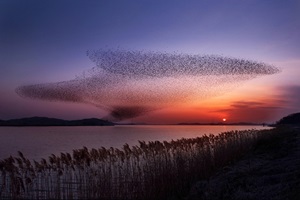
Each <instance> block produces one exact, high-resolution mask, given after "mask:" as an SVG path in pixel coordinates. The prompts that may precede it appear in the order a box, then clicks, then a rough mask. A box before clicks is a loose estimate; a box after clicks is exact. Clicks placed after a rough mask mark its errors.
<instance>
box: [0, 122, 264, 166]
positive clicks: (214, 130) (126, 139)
mask: <svg viewBox="0 0 300 200" xmlns="http://www.w3.org/2000/svg"><path fill="white" fill-rule="evenodd" d="M266 128H268V127H262V126H176V125H163V126H162V125H156V126H151V125H139V126H125V125H122V126H104V127H103V126H102V127H101V126H85V127H0V159H3V158H7V157H9V156H10V155H12V156H16V155H17V151H21V152H22V153H23V154H24V155H25V157H27V158H29V159H35V160H39V159H41V158H47V157H48V156H49V155H51V154H52V153H53V154H55V155H58V154H60V152H64V153H66V152H69V153H71V152H72V150H73V149H79V148H82V147H83V146H86V147H88V148H99V147H101V146H103V147H106V148H109V147H116V148H121V147H122V146H123V145H124V144H125V143H128V144H129V145H137V144H138V141H139V140H141V141H146V142H147V141H155V140H158V141H164V140H166V141H171V140H177V139H181V138H194V137H199V136H202V135H204V134H210V133H211V134H219V133H221V132H225V131H231V130H246V129H266Z"/></svg>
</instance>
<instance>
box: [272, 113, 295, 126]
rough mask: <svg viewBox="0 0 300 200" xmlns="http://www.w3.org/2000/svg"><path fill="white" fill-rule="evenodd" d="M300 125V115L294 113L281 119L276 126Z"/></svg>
mask: <svg viewBox="0 0 300 200" xmlns="http://www.w3.org/2000/svg"><path fill="white" fill-rule="evenodd" d="M285 124H289V125H300V113H293V114H290V115H288V116H286V117H283V118H282V119H280V120H279V121H278V122H277V123H276V125H285Z"/></svg>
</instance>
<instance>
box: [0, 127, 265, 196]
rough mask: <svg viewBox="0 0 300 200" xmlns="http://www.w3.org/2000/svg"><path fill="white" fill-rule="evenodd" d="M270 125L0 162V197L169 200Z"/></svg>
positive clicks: (239, 153)
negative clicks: (35, 159) (38, 158)
mask: <svg viewBox="0 0 300 200" xmlns="http://www.w3.org/2000/svg"><path fill="white" fill-rule="evenodd" d="M267 132H270V130H260V131H258V130H245V131H230V132H224V133H221V134H219V135H217V136H215V135H208V136H207V135H205V136H203V137H197V138H190V139H187V138H182V139H180V140H176V141H173V140H172V141H170V142H167V141H163V142H159V141H153V142H144V141H140V142H139V145H136V146H131V147H130V146H129V145H128V144H125V145H124V146H123V148H122V149H117V148H112V147H111V148H108V149H107V148H104V147H101V148H99V149H88V148H86V147H83V148H82V149H77V150H73V152H72V153H71V154H70V153H61V154H60V155H53V154H52V155H51V156H49V158H48V159H42V160H41V161H39V162H37V161H33V162H32V161H30V160H29V159H27V158H25V157H24V155H23V154H22V153H21V152H19V156H18V157H9V158H7V159H4V160H1V161H0V199H114V200H115V199H168V198H170V197H172V198H178V197H180V196H181V195H182V194H185V193H186V192H187V191H188V189H189V188H190V186H191V185H192V184H193V183H194V182H195V181H197V180H200V179H206V178H208V177H209V176H210V175H211V174H212V173H213V172H215V170H216V169H218V168H220V167H222V166H225V165H228V164H229V163H230V162H233V161H234V160H236V159H238V158H239V157H241V156H242V155H243V154H244V153H245V152H247V151H248V150H249V149H250V148H251V147H253V144H255V143H256V142H257V141H258V140H259V139H260V138H262V137H264V135H265V134H266V133H267Z"/></svg>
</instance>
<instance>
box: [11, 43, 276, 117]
mask: <svg viewBox="0 0 300 200" xmlns="http://www.w3.org/2000/svg"><path fill="white" fill-rule="evenodd" d="M87 56H88V57H89V58H90V60H91V61H92V62H94V63H95V67H93V68H92V69H90V70H88V71H86V72H84V73H83V74H82V75H80V76H77V77H76V78H74V79H73V80H68V81H62V82H56V83H42V84H34V85H23V86H20V87H18V88H17V89H16V92H17V94H19V95H20V96H22V97H27V98H32V99H40V100H47V101H65V102H78V103H87V104H92V105H95V106H97V107H99V108H101V109H104V110H106V111H108V112H109V115H108V116H107V117H106V118H107V119H110V120H113V121H120V120H125V119H129V118H134V117H138V116H141V115H144V114H147V113H148V112H151V111H154V110H157V109H162V108H165V107H169V106H176V105H183V104H188V103H191V102H195V101H197V102H199V101H201V100H202V99H205V98H209V97H212V96H216V95H220V94H224V93H226V92H229V91H231V90H232V89H233V88H235V87H237V86H239V85H240V83H241V82H243V81H246V80H250V79H253V78H256V77H259V76H265V75H272V74H275V73H278V72H280V70H279V69H278V68H276V67H274V66H272V65H268V64H266V63H262V62H256V61H249V60H246V59H238V58H230V57H224V56H217V55H190V54H183V53H167V52H152V51H129V50H122V49H100V50H95V51H87Z"/></svg>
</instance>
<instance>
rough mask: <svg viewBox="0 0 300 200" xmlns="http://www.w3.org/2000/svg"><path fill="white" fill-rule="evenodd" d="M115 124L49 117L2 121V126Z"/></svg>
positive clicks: (111, 124) (95, 119)
mask: <svg viewBox="0 0 300 200" xmlns="http://www.w3.org/2000/svg"><path fill="white" fill-rule="evenodd" d="M113 125H114V123H112V122H109V121H106V120H102V119H97V118H90V119H81V120H63V119H56V118H48V117H30V118H22V119H11V120H6V121H5V120H0V126H113Z"/></svg>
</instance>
